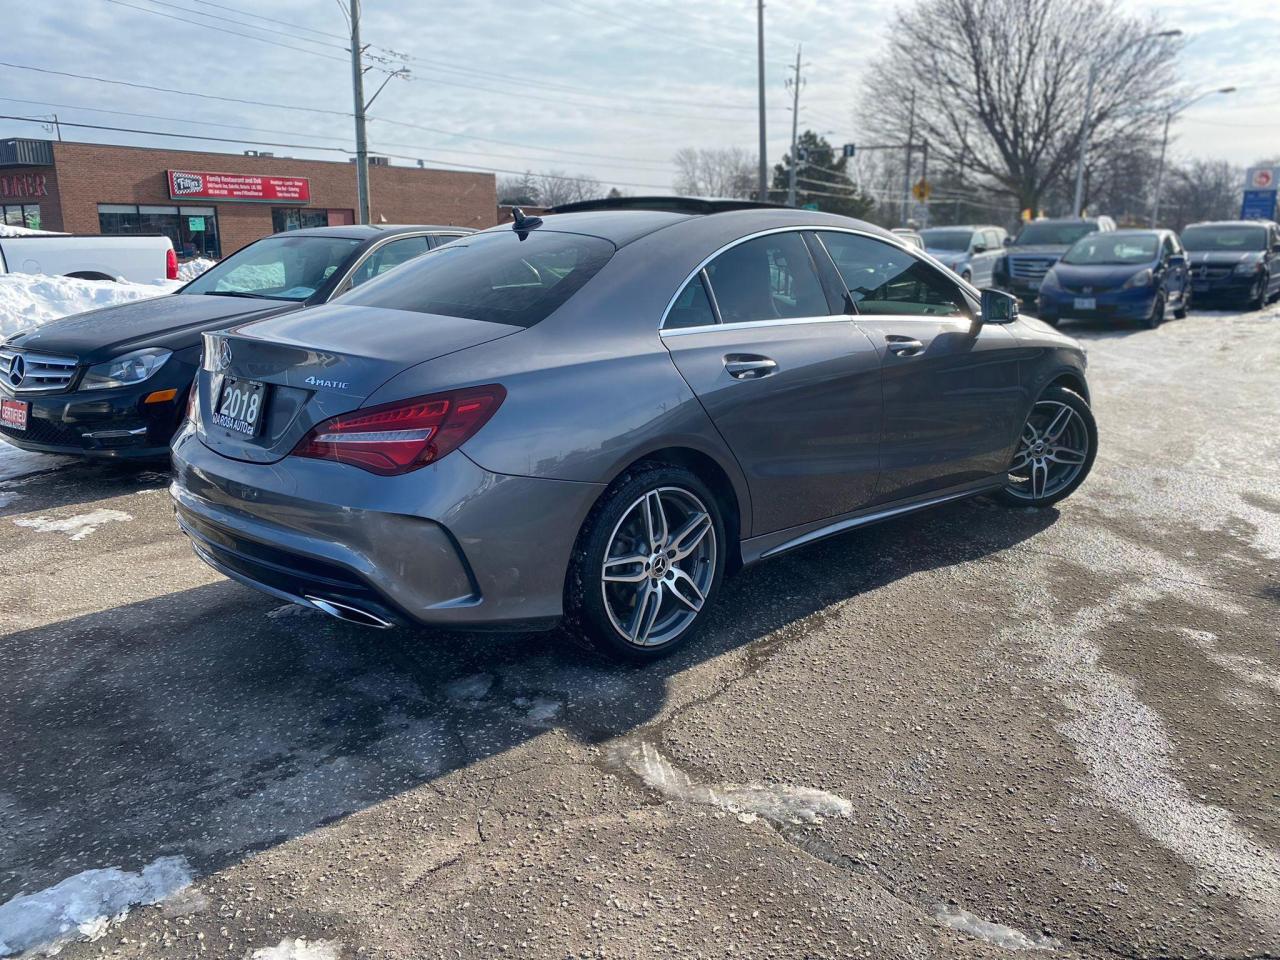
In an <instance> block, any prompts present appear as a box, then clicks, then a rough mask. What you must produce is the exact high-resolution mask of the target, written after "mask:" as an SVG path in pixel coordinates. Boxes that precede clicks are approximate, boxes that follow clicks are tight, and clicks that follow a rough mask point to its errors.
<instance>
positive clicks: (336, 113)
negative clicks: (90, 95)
mask: <svg viewBox="0 0 1280 960" xmlns="http://www.w3.org/2000/svg"><path fill="white" fill-rule="evenodd" d="M0 67H10V68H12V69H14V70H31V71H33V72H35V73H44V74H48V75H49V76H54V77H72V78H74V79H76V80H92V81H94V82H95V83H111V84H115V85H116V86H120V87H133V88H134V89H135V90H152V91H154V92H156V93H173V94H177V95H178V96H183V97H199V98H201V99H203V100H220V101H222V102H223V103H242V104H249V105H251V106H255V107H274V108H276V109H278V110H301V111H304V112H306V113H323V114H328V115H329V116H332V117H350V116H354V114H351V113H347V112H346V111H343V110H326V109H323V108H320V107H303V106H299V105H297V104H293V103H271V102H270V101H267V100H250V99H248V98H245V97H221V96H218V95H216V94H212V93H193V92H192V91H190V90H175V89H174V88H172V87H157V86H153V85H152V84H149V83H134V82H132V81H129V80H109V79H107V78H106V77H94V76H90V75H88V74H84V73H71V72H69V71H66V70H50V69H49V68H48V67H32V66H28V65H26V64H23V63H10V62H8V61H5V60H0Z"/></svg>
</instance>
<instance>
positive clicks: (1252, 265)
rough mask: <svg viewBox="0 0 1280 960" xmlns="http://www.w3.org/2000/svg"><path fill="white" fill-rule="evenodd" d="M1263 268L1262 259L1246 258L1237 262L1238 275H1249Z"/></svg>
mask: <svg viewBox="0 0 1280 960" xmlns="http://www.w3.org/2000/svg"><path fill="white" fill-rule="evenodd" d="M1261 269H1262V261H1261V260H1246V261H1245V262H1244V263H1237V264H1236V274H1237V275H1238V276H1244V277H1247V276H1249V275H1250V274H1252V273H1257V272H1258V271H1259V270H1261Z"/></svg>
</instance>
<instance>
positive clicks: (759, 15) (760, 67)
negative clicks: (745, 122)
mask: <svg viewBox="0 0 1280 960" xmlns="http://www.w3.org/2000/svg"><path fill="white" fill-rule="evenodd" d="M756 60H757V63H756V74H757V76H758V78H759V88H760V89H759V96H760V157H759V159H760V186H759V191H758V193H759V196H758V197H757V199H758V200H759V201H760V202H761V203H764V202H765V201H767V200H768V199H769V160H768V157H767V156H766V150H767V148H766V144H765V135H764V0H756Z"/></svg>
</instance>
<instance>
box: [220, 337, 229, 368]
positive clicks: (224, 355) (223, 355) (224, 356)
mask: <svg viewBox="0 0 1280 960" xmlns="http://www.w3.org/2000/svg"><path fill="white" fill-rule="evenodd" d="M229 366H231V341H229V340H223V341H222V346H221V347H219V348H218V369H219V370H226V369H227V368H228V367H229Z"/></svg>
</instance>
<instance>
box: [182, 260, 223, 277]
mask: <svg viewBox="0 0 1280 960" xmlns="http://www.w3.org/2000/svg"><path fill="white" fill-rule="evenodd" d="M217 262H218V261H217V260H208V259H206V258H205V257H197V258H196V259H194V260H188V261H187V262H186V263H181V264H179V265H178V279H179V280H181V281H182V282H183V283H186V282H187V281H188V280H194V279H195V278H196V277H198V276H200V274H202V273H204V272H205V271H206V270H208V269H209V268H210V267H212V266H213V265H214V264H215V263H217Z"/></svg>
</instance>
